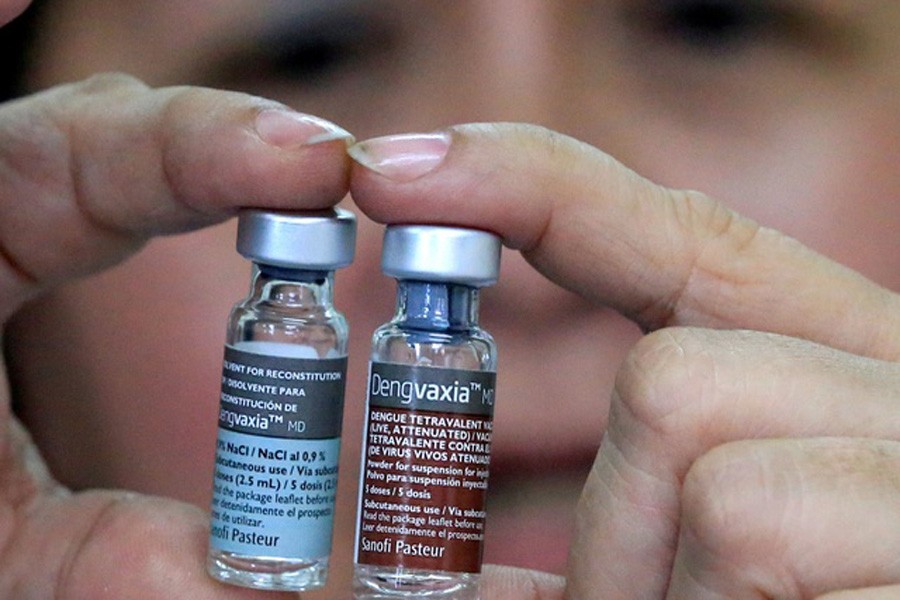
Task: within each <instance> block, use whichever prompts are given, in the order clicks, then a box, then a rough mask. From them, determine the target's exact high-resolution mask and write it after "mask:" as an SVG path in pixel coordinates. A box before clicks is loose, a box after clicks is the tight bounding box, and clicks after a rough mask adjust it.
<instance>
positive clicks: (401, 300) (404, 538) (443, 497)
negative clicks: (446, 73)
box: [354, 225, 500, 600]
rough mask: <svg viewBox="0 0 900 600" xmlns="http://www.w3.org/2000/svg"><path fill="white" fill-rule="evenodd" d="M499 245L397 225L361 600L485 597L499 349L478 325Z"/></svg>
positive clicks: (388, 258)
mask: <svg viewBox="0 0 900 600" xmlns="http://www.w3.org/2000/svg"><path fill="white" fill-rule="evenodd" d="M499 267H500V240H499V238H497V237H496V236H495V235H492V234H490V233H486V232H483V231H474V230H469V229H461V228H455V227H436V226H408V225H406V226H391V227H388V228H387V230H386V231H385V237H384V246H383V254H382V269H383V271H384V272H385V273H386V274H387V275H390V276H392V277H395V278H397V279H398V296H397V310H396V313H395V315H394V318H393V319H392V320H391V321H390V322H388V323H386V324H385V325H383V326H381V327H379V328H378V329H377V330H376V331H375V334H374V336H373V339H372V355H371V362H370V365H369V380H368V390H367V403H366V425H365V430H364V439H363V449H364V451H363V457H362V467H361V473H360V478H361V482H360V495H359V507H358V517H357V518H358V521H357V534H356V566H355V576H354V594H355V598H357V599H359V600H363V599H365V600H374V599H389V598H453V599H473V598H477V597H478V590H477V583H478V574H479V572H480V571H481V556H482V545H483V540H484V517H485V513H484V500H485V493H486V491H487V483H488V463H489V459H490V448H491V430H492V415H493V408H494V387H495V379H496V364H497V350H496V345H495V343H494V340H493V338H492V337H491V336H490V334H488V333H487V332H486V331H484V330H483V329H481V328H480V327H479V325H478V290H479V288H481V287H484V286H488V285H491V284H493V283H495V282H496V280H497V276H498V273H499Z"/></svg>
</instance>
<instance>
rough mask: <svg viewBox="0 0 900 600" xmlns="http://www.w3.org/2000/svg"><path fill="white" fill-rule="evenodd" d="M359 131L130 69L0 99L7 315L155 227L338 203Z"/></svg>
mask: <svg viewBox="0 0 900 600" xmlns="http://www.w3.org/2000/svg"><path fill="white" fill-rule="evenodd" d="M350 139H351V136H350V134H349V133H347V132H346V131H344V130H343V129H341V128H340V127H338V126H336V125H334V124H332V123H329V122H328V121H325V120H323V119H319V118H316V117H313V116H311V115H304V114H301V113H297V112H294V111H292V110H290V109H288V108H287V107H285V106H283V105H280V104H276V103H274V102H271V101H268V100H263V99H260V98H255V97H252V96H248V95H246V94H238V93H231V92H222V91H216V90H209V89H201V88H188V87H177V88H161V89H150V88H148V87H147V86H146V85H144V84H143V83H141V82H139V81H137V80H135V79H133V78H131V77H127V76H124V75H102V76H97V77H94V78H92V79H89V80H87V81H85V82H81V83H77V84H70V85H66V86H61V87H58V88H53V89H51V90H48V91H47V92H43V93H41V94H38V95H35V96H32V97H29V98H25V99H22V100H19V101H16V102H12V103H10V104H7V105H3V106H0V317H5V316H8V315H9V314H10V313H11V312H12V311H13V310H14V309H15V307H16V306H17V305H18V303H20V302H22V301H23V300H24V299H25V298H27V297H28V296H29V295H31V294H33V293H35V292H36V291H38V290H40V289H41V288H43V287H45V286H47V285H50V284H53V283H56V282H59V281H61V280H65V279H68V278H71V277H74V276H77V275H80V274H84V273H89V272H92V271H95V270H97V269H99V268H101V267H103V266H105V265H108V264H111V263H114V262H117V261H119V260H121V259H123V258H124V257H125V256H127V255H128V254H129V253H130V252H132V251H134V250H135V249H136V248H137V247H139V246H140V245H141V244H142V243H143V242H145V241H146V240H147V239H148V238H150V237H151V236H154V235H161V234H170V233H176V232H181V231H186V230H189V229H195V228H198V227H202V226H205V225H210V224H212V223H215V222H218V221H222V220H224V219H226V218H227V217H229V216H231V215H232V214H234V213H235V212H236V211H237V209H238V207H241V206H256V207H264V208H282V209H313V208H324V207H327V206H330V205H332V204H335V203H337V202H338V201H339V200H341V198H343V196H344V195H345V194H346V192H347V185H348V176H349V159H348V158H347V156H346V144H347V143H348V142H349V140H350Z"/></svg>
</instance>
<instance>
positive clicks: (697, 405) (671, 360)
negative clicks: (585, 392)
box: [613, 327, 719, 436]
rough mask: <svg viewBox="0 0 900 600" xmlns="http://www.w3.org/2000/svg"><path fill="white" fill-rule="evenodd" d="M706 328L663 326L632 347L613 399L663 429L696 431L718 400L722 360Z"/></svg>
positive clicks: (668, 432)
mask: <svg viewBox="0 0 900 600" xmlns="http://www.w3.org/2000/svg"><path fill="white" fill-rule="evenodd" d="M706 338H707V336H706V334H705V332H703V331H702V330H697V329H691V328H679V327H673V328H667V329H661V330H659V331H656V332H654V333H651V334H649V335H647V336H645V337H643V338H642V339H641V340H640V341H639V342H638V343H637V344H636V345H635V347H634V348H633V349H632V350H631V352H629V354H628V356H627V357H626V359H625V361H624V362H623V364H622V368H621V369H620V370H619V372H618V374H617V377H616V382H615V393H614V395H613V396H614V402H616V403H617V404H621V405H622V408H624V409H625V410H626V411H627V412H628V414H629V415H630V416H631V417H632V418H633V419H635V420H637V421H638V422H639V423H641V424H642V425H643V426H645V427H649V428H650V429H652V430H654V431H655V432H656V433H658V434H661V435H664V436H665V435H671V434H678V435H691V434H692V432H693V431H694V430H695V429H696V428H697V427H698V425H699V423H700V421H701V420H702V419H703V417H704V411H705V410H707V409H708V407H709V406H710V405H711V404H713V403H714V402H715V389H716V382H717V377H718V369H719V368H718V365H717V362H716V357H715V352H714V351H712V350H711V348H710V346H709V345H708V343H707V339H706Z"/></svg>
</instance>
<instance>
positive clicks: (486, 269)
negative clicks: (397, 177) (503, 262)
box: [381, 225, 500, 287]
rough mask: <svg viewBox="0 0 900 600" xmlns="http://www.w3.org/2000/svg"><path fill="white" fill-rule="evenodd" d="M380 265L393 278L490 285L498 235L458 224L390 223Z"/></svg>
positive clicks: (497, 270)
mask: <svg viewBox="0 0 900 600" xmlns="http://www.w3.org/2000/svg"><path fill="white" fill-rule="evenodd" d="M381 269H382V270H383V271H384V272H385V274H387V275H390V276H391V277H395V278H397V279H416V280H420V281H446V282H452V283H459V284H462V285H470V286H472V287H484V286H488V285H492V284H494V283H496V282H497V277H498V276H499V275H500V238H499V237H497V236H496V235H494V234H492V233H488V232H486V231H479V230H476V229H465V228H462V227H443V226H436V225H391V226H389V227H388V228H387V229H386V230H385V232H384V245H383V246H382V249H381Z"/></svg>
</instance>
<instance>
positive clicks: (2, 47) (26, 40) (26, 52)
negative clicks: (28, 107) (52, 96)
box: [0, 2, 45, 102]
mask: <svg viewBox="0 0 900 600" xmlns="http://www.w3.org/2000/svg"><path fill="white" fill-rule="evenodd" d="M44 4H45V3H44V2H34V3H33V4H32V5H31V6H30V7H28V9H27V10H26V11H25V12H24V13H22V14H21V15H19V16H18V17H17V18H16V19H14V20H13V21H12V22H10V23H7V24H6V25H5V26H3V27H0V56H2V57H3V61H2V63H0V102H3V101H5V100H10V99H12V98H16V97H18V96H21V95H22V94H24V93H25V92H26V91H27V90H26V89H25V73H26V71H27V69H28V67H29V65H30V64H31V59H32V56H31V48H32V43H33V42H34V40H35V37H36V33H37V31H36V29H35V28H36V27H37V21H38V14H39V13H40V11H41V10H42V8H43V5H44Z"/></svg>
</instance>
